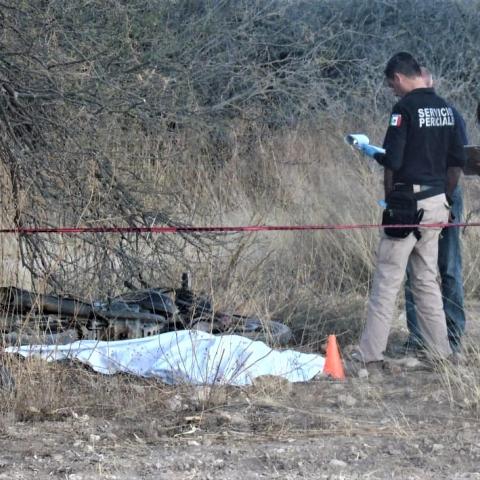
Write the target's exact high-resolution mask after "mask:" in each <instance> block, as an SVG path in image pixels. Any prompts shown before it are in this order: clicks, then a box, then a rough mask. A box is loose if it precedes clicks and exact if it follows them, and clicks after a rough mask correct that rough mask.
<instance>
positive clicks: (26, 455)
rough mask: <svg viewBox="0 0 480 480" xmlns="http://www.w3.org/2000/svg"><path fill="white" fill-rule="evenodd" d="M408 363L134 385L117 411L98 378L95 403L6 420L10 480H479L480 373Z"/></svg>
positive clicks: (2, 428) (34, 408)
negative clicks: (300, 378)
mask: <svg viewBox="0 0 480 480" xmlns="http://www.w3.org/2000/svg"><path fill="white" fill-rule="evenodd" d="M401 335H402V334H401V333H400V334H399V335H397V336H395V335H394V341H400V339H401ZM472 355H473V354H472ZM475 363H476V364H475V368H476V369H477V370H478V363H477V362H476V361H475ZM407 364H408V365H405V364H404V363H402V364H394V365H393V366H392V367H390V368H388V369H385V370H382V369H379V368H372V369H370V371H369V374H368V377H362V378H358V377H350V378H348V379H347V380H346V381H345V382H339V381H332V380H329V379H324V378H321V379H318V380H314V381H311V382H308V383H301V384H300V383H297V384H290V383H288V382H285V381H281V380H279V379H276V378H262V379H259V380H258V381H257V382H256V384H255V385H254V386H252V387H248V388H215V389H205V388H202V387H200V388H198V387H197V388H191V387H189V388H176V389H172V388H170V389H166V390H162V392H163V393H162V395H163V396H162V400H161V401H157V399H158V392H159V391H160V390H159V389H160V387H159V386H158V384H155V383H154V382H153V383H152V382H151V381H146V380H142V379H132V378H128V389H129V390H128V392H130V393H129V394H127V395H126V397H128V395H130V396H131V397H132V398H131V399H130V400H131V401H128V398H127V399H125V400H122V401H118V403H117V402H114V400H115V398H116V396H117V390H115V388H118V382H119V381H118V379H117V380H113V379H110V380H105V381H104V380H101V379H100V376H96V377H95V379H96V380H95V381H94V382H97V381H98V382H100V381H101V382H103V383H101V384H100V383H99V385H96V386H95V385H93V387H95V388H98V391H99V392H100V391H101V392H103V393H102V394H99V395H98V398H97V399H96V401H95V402H94V404H90V405H88V406H85V405H83V404H82V398H81V394H82V393H81V392H80V390H79V393H78V395H80V396H79V398H78V403H77V404H76V403H75V401H76V400H75V398H74V397H75V395H77V393H76V392H73V394H72V397H71V398H73V400H71V401H70V402H69V401H67V402H66V406H64V407H62V405H61V404H60V406H58V405H57V407H56V408H54V409H53V410H51V411H49V409H48V408H49V407H48V405H49V404H48V402H47V403H44V404H42V405H43V406H42V407H39V405H38V404H36V403H35V402H34V399H32V402H31V403H30V404H27V405H24V406H23V407H22V408H23V410H21V412H20V413H19V411H18V407H17V412H11V413H10V414H5V415H4V416H3V418H2V419H1V423H0V479H32V478H35V479H36V480H43V479H47V478H48V479H52V478H58V479H68V480H87V479H89V480H90V479H119V480H120V479H122V480H123V479H163V478H165V479H167V478H168V479H172V480H175V479H179V480H180V479H182V480H183V479H199V480H202V479H204V480H207V479H217V478H221V479H227V480H236V479H239V480H240V479H241V480H247V479H256V478H272V479H273V478H279V479H296V478H308V479H331V480H333V479H338V480H340V479H345V480H347V479H348V480H350V479H389V478H395V479H477V478H479V479H480V432H479V421H478V415H479V410H478V404H477V395H478V392H479V391H480V381H479V380H478V378H477V377H475V376H474V375H471V370H470V368H472V367H471V366H469V365H467V366H462V367H455V368H452V367H445V368H443V367H442V368H438V369H436V370H431V369H429V368H426V367H424V366H422V365H418V364H416V365H415V362H413V361H412V362H410V363H409V362H407ZM57 368H58V367H57ZM75 368H76V369H77V370H78V368H79V367H73V366H63V367H62V372H63V373H62V375H63V376H61V377H60V380H59V383H62V382H64V383H65V382H66V378H67V377H68V376H69V375H70V377H71V378H73V377H74V375H76V373H75V371H76V370H75ZM457 368H460V369H463V370H461V371H460V370H457ZM69 369H72V372H73V373H69ZM74 370H75V371H74ZM65 372H67V373H65ZM65 375H66V376H67V377H66V376H65ZM89 375H90V377H89V378H90V379H91V378H92V375H93V374H92V373H89ZM62 379H63V380H62ZM459 379H461V380H459ZM90 381H91V380H90ZM109 382H110V383H109ZM111 382H117V383H116V385H117V386H116V387H114V385H113V383H111ZM66 383H68V382H66ZM80 383H81V382H78V381H76V380H75V381H72V385H80ZM91 385H92V384H91ZM93 387H92V388H93ZM109 388H110V389H111V392H110V396H108V395H107V394H105V393H104V391H105V390H109ZM162 388H163V387H162ZM39 389H41V386H40V385H39ZM82 391H84V390H82ZM118 391H120V390H118ZM39 392H40V390H39ZM34 395H35V394H34ZM479 399H480V395H479ZM137 401H138V402H139V405H141V408H140V407H139V408H138V409H137V408H135V402H137ZM109 403H110V404H109ZM113 403H115V405H113ZM118 405H123V406H122V407H119V406H118ZM47 407H48V408H47Z"/></svg>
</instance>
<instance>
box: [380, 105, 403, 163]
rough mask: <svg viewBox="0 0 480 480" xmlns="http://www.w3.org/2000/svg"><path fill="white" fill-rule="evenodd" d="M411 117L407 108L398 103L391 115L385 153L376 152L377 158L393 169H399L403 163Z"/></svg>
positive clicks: (384, 143) (385, 141) (384, 144)
mask: <svg viewBox="0 0 480 480" xmlns="http://www.w3.org/2000/svg"><path fill="white" fill-rule="evenodd" d="M409 122H410V119H409V115H408V112H407V111H406V109H405V108H403V107H401V106H400V105H398V104H396V105H395V106H394V107H393V110H392V114H391V116H390V122H389V126H388V129H387V133H386V135H385V140H384V142H383V148H384V149H385V150H386V152H385V154H384V155H382V154H376V155H375V156H374V158H375V160H377V162H378V163H379V164H380V165H383V166H384V167H385V168H388V169H389V170H392V171H394V172H395V171H398V170H400V168H401V167H402V164H403V153H404V150H405V143H406V141H407V133H408V125H409Z"/></svg>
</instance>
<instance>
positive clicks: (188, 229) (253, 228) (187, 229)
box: [0, 222, 480, 235]
mask: <svg viewBox="0 0 480 480" xmlns="http://www.w3.org/2000/svg"><path fill="white" fill-rule="evenodd" d="M405 227H411V228H415V227H418V225H388V228H405ZM420 227H421V228H451V227H480V222H471V223H425V224H421V225H420ZM368 228H382V225H378V224H351V225H335V224H333V225H329V224H324V225H247V226H239V227H193V226H181V227H171V226H166V227H58V228H47V227H32V228H29V227H19V228H3V229H0V234H7V233H18V234H22V235H35V234H40V233H48V234H59V235H68V234H77V233H239V232H264V231H285V230H297V231H298V230H357V229H368Z"/></svg>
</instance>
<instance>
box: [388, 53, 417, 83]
mask: <svg viewBox="0 0 480 480" xmlns="http://www.w3.org/2000/svg"><path fill="white" fill-rule="evenodd" d="M395 73H402V74H403V75H405V76H406V77H420V76H421V75H422V71H421V69H420V64H419V63H418V62H417V61H416V60H415V58H413V56H412V55H411V54H410V53H408V52H398V53H396V54H395V55H394V56H393V57H392V58H391V59H390V60H389V61H388V62H387V66H386V67H385V77H387V78H393V77H394V74H395Z"/></svg>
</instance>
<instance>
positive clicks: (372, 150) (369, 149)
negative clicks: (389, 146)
mask: <svg viewBox="0 0 480 480" xmlns="http://www.w3.org/2000/svg"><path fill="white" fill-rule="evenodd" d="M360 151H361V152H362V153H364V154H365V155H368V156H369V157H372V158H374V155H375V154H376V153H379V149H378V147H375V146H374V145H369V144H366V143H362V144H361V145H360Z"/></svg>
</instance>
